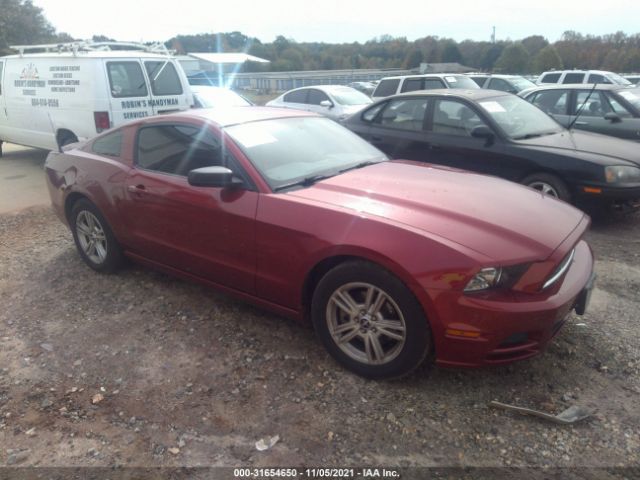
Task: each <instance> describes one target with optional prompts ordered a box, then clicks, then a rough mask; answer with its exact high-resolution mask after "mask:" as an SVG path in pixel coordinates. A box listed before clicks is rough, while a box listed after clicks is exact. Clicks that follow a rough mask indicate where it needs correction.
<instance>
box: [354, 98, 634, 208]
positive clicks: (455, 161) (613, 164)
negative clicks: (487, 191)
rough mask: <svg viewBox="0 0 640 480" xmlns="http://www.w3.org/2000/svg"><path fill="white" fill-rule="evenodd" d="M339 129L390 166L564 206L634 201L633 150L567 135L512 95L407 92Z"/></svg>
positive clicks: (628, 144) (582, 134)
mask: <svg viewBox="0 0 640 480" xmlns="http://www.w3.org/2000/svg"><path fill="white" fill-rule="evenodd" d="M344 125H345V126H346V127H347V128H350V129H351V130H353V131H354V132H356V133H357V134H359V135H360V136H362V137H363V138H365V139H366V140H368V141H370V142H371V143H372V144H373V145H375V146H376V147H378V148H379V149H380V150H382V151H383V152H385V153H387V154H388V155H389V156H390V157H391V158H406V159H409V160H420V161H423V162H430V163H436V164H442V165H448V166H451V167H456V168H461V169H465V170H471V171H474V172H480V173H487V174H491V175H497V176H500V177H503V178H506V179H508V180H512V181H514V182H518V183H521V184H523V185H527V186H529V187H531V188H535V189H537V190H540V191H542V192H543V193H544V194H546V195H550V196H554V197H558V198H560V199H562V200H565V201H572V202H579V201H584V200H594V199H595V200H597V201H598V202H603V201H605V202H607V203H609V202H614V203H616V204H618V205H620V206H634V205H635V204H636V203H637V202H638V199H640V149H638V144H637V143H635V142H629V141H625V140H620V139H617V138H612V137H607V136H604V135H598V134H595V133H588V132H579V131H573V132H572V131H569V130H567V129H565V128H564V127H562V126H561V125H560V124H559V123H557V122H556V121H555V120H554V119H553V118H551V117H550V116H548V115H547V114H546V113H544V112H543V111H542V110H540V109H539V108H536V107H534V106H533V105H532V104H530V103H528V102H527V101H526V100H523V99H522V98H520V97H518V96H515V95H510V94H504V93H499V92H496V91H493V90H480V89H478V90H432V91H428V92H414V93H412V94H403V95H398V96H394V97H390V98H387V99H385V100H383V101H379V102H376V103H375V104H373V105H372V106H371V107H369V108H367V109H365V110H364V111H362V112H360V113H358V114H356V115H353V116H352V117H350V118H349V119H347V120H346V121H345V122H344ZM469 201H470V202H473V199H472V198H471V197H470V199H469ZM504 201H505V202H509V199H508V198H504Z"/></svg>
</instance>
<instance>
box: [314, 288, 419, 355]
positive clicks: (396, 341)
mask: <svg viewBox="0 0 640 480" xmlns="http://www.w3.org/2000/svg"><path fill="white" fill-rule="evenodd" d="M326 319H327V326H328V327H329V333H330V334H331V338H332V339H333V341H334V342H335V344H336V345H337V346H338V347H339V348H340V349H341V350H342V351H343V352H344V353H346V354H347V355H348V356H349V357H350V358H352V359H354V360H356V361H358V362H361V363H364V364H367V365H382V364H385V363H389V362H390V361H392V360H393V359H394V358H396V357H397V356H398V355H399V354H400V352H401V351H402V348H403V346H404V344H405V341H406V333H407V328H406V325H405V321H404V317H403V316H402V311H401V310H400V308H399V307H398V305H397V304H396V302H394V301H393V299H392V298H391V297H390V296H389V295H388V294H387V293H386V292H385V291H384V290H382V289H380V288H378V287H376V286H374V285H371V284H369V283H361V282H357V283H347V284H345V285H343V286H341V287H340V288H338V289H337V290H336V291H335V292H333V294H332V295H331V297H330V298H329V302H327V310H326Z"/></svg>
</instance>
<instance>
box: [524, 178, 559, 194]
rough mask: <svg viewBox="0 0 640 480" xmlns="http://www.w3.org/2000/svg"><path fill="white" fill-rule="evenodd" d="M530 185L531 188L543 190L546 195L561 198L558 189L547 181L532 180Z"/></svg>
mask: <svg viewBox="0 0 640 480" xmlns="http://www.w3.org/2000/svg"><path fill="white" fill-rule="evenodd" d="M528 186H529V187H530V188H533V189H534V190H538V191H539V192H542V193H543V194H545V195H549V196H550V197H555V198H559V195H558V192H557V191H556V189H555V188H553V187H552V186H551V185H549V184H548V183H546V182H541V181H540V180H536V181H535V182H531V183H530V184H529V185H528Z"/></svg>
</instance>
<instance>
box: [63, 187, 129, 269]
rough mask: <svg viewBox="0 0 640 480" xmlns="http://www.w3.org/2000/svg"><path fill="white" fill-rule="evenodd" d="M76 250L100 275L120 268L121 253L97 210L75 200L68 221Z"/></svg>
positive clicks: (91, 205) (93, 206)
mask: <svg viewBox="0 0 640 480" xmlns="http://www.w3.org/2000/svg"><path fill="white" fill-rule="evenodd" d="M69 223H70V224H71V232H72V233H73V240H74V241H75V244H76V248H77V249H78V252H79V253H80V256H81V257H82V259H83V260H84V262H85V263H86V264H87V265H89V266H90V267H91V268H93V269H94V270H96V271H98V272H102V273H112V272H115V271H116V270H117V269H118V268H119V267H121V266H122V264H123V261H124V256H123V254H122V249H121V248H120V245H119V244H118V241H117V240H116V237H115V235H114V234H113V232H112V231H111V228H110V227H109V224H108V223H107V221H106V220H105V218H104V216H103V215H102V214H101V213H100V210H98V208H97V207H96V206H95V205H94V204H93V203H91V202H90V201H89V200H86V199H82V200H78V201H77V202H76V203H75V204H74V205H73V208H72V209H71V215H70V218H69Z"/></svg>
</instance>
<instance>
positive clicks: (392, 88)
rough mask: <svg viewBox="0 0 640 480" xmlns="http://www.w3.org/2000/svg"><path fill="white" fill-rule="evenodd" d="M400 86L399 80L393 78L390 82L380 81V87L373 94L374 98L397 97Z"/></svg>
mask: <svg viewBox="0 0 640 480" xmlns="http://www.w3.org/2000/svg"><path fill="white" fill-rule="evenodd" d="M398 85H400V79H399V78H393V79H390V80H380V83H379V84H378V87H377V88H376V90H375V92H373V96H374V97H388V96H389V95H395V94H396V91H397V90H398Z"/></svg>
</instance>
